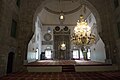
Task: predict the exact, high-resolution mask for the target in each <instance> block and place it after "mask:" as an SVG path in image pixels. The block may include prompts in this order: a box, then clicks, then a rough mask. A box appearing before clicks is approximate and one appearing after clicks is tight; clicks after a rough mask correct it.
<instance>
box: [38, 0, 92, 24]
mask: <svg viewBox="0 0 120 80" xmlns="http://www.w3.org/2000/svg"><path fill="white" fill-rule="evenodd" d="M61 11H62V12H63V14H64V16H65V21H64V22H63V24H64V25H70V26H71V25H76V22H77V20H78V19H79V17H80V15H81V14H82V15H84V17H85V18H86V17H87V16H88V15H89V14H90V13H91V11H90V10H89V9H88V8H87V7H86V6H85V7H83V5H82V4H81V2H80V0H56V1H54V2H51V3H47V4H46V5H45V7H44V8H43V9H42V11H41V12H40V13H39V14H38V16H39V18H40V21H41V23H42V24H43V25H59V24H60V21H59V16H60V12H61Z"/></svg>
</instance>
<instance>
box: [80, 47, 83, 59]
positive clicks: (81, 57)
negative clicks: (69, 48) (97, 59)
mask: <svg viewBox="0 0 120 80" xmlns="http://www.w3.org/2000/svg"><path fill="white" fill-rule="evenodd" d="M80 59H83V53H82V51H81V49H80Z"/></svg>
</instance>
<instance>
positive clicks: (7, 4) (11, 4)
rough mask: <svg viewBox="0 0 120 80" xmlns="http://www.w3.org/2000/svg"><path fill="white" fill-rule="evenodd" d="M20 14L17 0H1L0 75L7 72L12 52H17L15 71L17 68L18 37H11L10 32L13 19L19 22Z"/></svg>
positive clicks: (14, 62) (14, 63) (14, 61)
mask: <svg viewBox="0 0 120 80" xmlns="http://www.w3.org/2000/svg"><path fill="white" fill-rule="evenodd" d="M18 14H19V8H18V7H17V5H16V0H0V46H1V48H0V75H4V74H6V71H7V59H8V54H9V53H10V52H14V53H15V56H14V60H13V72H14V71H16V70H17V68H16V65H17V63H18V62H16V59H18V55H17V37H16V38H13V37H11V36H10V33H11V25H12V19H14V20H15V21H16V22H17V23H18ZM17 27H18V26H17ZM17 32H18V31H17Z"/></svg>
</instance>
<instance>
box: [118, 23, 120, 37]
mask: <svg viewBox="0 0 120 80" xmlns="http://www.w3.org/2000/svg"><path fill="white" fill-rule="evenodd" d="M117 29H118V37H119V38H120V22H118V23H117Z"/></svg>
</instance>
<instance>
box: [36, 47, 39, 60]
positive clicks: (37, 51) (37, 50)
mask: <svg viewBox="0 0 120 80" xmlns="http://www.w3.org/2000/svg"><path fill="white" fill-rule="evenodd" d="M38 54H39V49H36V59H38Z"/></svg>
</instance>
